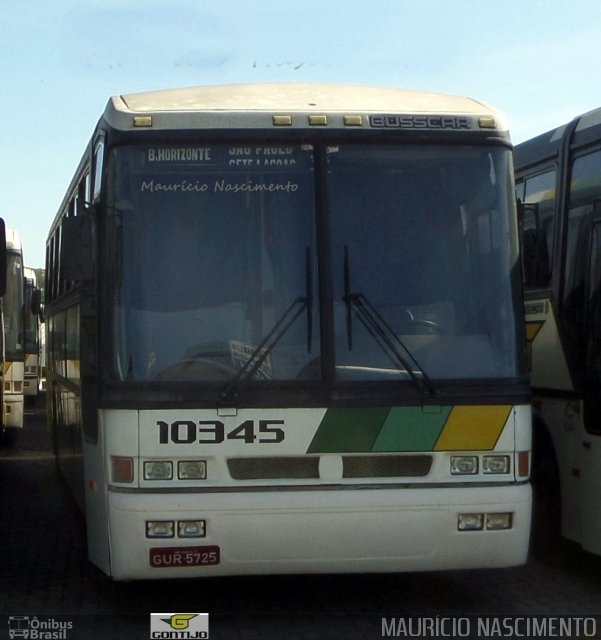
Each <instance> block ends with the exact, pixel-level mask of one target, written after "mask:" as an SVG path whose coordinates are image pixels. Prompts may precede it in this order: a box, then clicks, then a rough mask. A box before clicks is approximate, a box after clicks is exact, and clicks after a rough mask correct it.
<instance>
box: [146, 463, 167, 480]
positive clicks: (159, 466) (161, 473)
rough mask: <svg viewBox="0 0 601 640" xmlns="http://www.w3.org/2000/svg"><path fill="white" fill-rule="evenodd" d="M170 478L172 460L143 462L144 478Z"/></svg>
mask: <svg viewBox="0 0 601 640" xmlns="http://www.w3.org/2000/svg"><path fill="white" fill-rule="evenodd" d="M172 478H173V462H171V461H169V460H153V461H147V462H145V463H144V480H171V479H172Z"/></svg>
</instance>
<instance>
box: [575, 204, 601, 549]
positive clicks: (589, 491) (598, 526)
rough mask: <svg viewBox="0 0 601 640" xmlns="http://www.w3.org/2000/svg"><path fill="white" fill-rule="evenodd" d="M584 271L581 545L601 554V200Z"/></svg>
mask: <svg viewBox="0 0 601 640" xmlns="http://www.w3.org/2000/svg"><path fill="white" fill-rule="evenodd" d="M586 274H587V275H586V277H587V280H588V282H587V283H586V292H587V296H586V325H585V326H586V338H585V339H586V376H585V380H586V382H585V389H584V397H583V405H584V406H583V416H584V431H583V432H582V435H583V440H582V452H581V453H582V456H581V460H582V464H581V477H580V480H581V481H582V547H583V548H584V549H586V550H587V551H591V552H592V553H598V554H601V202H595V207H594V216H593V223H592V226H591V243H590V255H589V268H588V270H587V271H586Z"/></svg>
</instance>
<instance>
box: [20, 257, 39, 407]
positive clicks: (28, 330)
mask: <svg viewBox="0 0 601 640" xmlns="http://www.w3.org/2000/svg"><path fill="white" fill-rule="evenodd" d="M24 273H25V297H24V309H25V310H24V321H25V371H24V375H25V377H24V383H23V394H24V396H25V398H26V399H29V400H30V401H33V400H35V399H36V398H37V397H38V394H39V391H40V380H41V362H40V348H41V342H40V335H41V327H42V323H41V319H40V312H39V307H40V290H39V289H38V286H37V275H36V272H35V270H34V269H31V268H29V267H25V272H24Z"/></svg>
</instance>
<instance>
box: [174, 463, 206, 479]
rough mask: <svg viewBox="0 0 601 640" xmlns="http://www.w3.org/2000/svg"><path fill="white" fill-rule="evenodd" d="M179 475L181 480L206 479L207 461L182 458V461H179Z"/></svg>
mask: <svg viewBox="0 0 601 640" xmlns="http://www.w3.org/2000/svg"><path fill="white" fill-rule="evenodd" d="M177 477H178V478H179V479H180V480H206V477H207V463H206V461H205V460H180V462H178V463H177Z"/></svg>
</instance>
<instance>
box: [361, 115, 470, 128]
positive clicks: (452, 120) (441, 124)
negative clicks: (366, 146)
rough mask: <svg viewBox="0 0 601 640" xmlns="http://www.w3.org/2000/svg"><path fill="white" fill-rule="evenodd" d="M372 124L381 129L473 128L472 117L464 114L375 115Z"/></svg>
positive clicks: (370, 119)
mask: <svg viewBox="0 0 601 640" xmlns="http://www.w3.org/2000/svg"><path fill="white" fill-rule="evenodd" d="M369 121H370V124H371V126H372V127H374V128H380V129H382V128H383V129H437V130H440V129H471V128H472V121H471V118H466V117H462V116H426V115H423V116H422V115H410V114H406V115H375V116H370V118H369Z"/></svg>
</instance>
